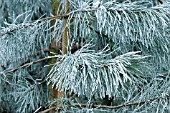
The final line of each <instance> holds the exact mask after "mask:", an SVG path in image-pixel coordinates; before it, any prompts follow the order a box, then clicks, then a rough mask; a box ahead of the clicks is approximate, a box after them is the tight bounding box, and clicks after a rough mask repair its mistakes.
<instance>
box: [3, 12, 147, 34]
mask: <svg viewBox="0 0 170 113" xmlns="http://www.w3.org/2000/svg"><path fill="white" fill-rule="evenodd" d="M94 11H97V9H88V10H76V11H72V12H70V13H68V14H64V15H58V16H51V17H46V18H42V19H40V20H37V21H35V22H32V23H30V24H28V25H23V26H20V27H17V28H14V29H11V30H9V31H6V32H0V35H1V36H3V35H5V34H8V33H11V32H14V31H17V30H20V29H23V28H27V27H30V26H33V25H35V24H36V23H39V22H42V21H46V20H50V19H61V18H68V17H69V16H70V15H72V14H74V13H78V12H94ZM107 11H110V12H118V13H121V12H123V11H125V12H129V13H136V14H139V13H146V11H133V10H116V9H115V10H111V9H107ZM72 18H75V17H72Z"/></svg>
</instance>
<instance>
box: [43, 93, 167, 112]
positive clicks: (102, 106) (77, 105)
mask: <svg viewBox="0 0 170 113" xmlns="http://www.w3.org/2000/svg"><path fill="white" fill-rule="evenodd" d="M169 98H170V95H166V96H165V97H156V98H153V99H150V100H145V101H140V102H128V103H124V104H122V105H118V106H105V105H93V104H92V105H91V106H90V108H96V109H100V108H104V109H120V108H122V107H126V106H133V105H142V104H146V103H151V102H153V101H155V100H160V99H169ZM73 106H75V107H83V108H85V107H87V104H81V103H75V104H73V105H72V107H73ZM70 107H71V106H70ZM55 108H57V107H54V108H52V109H55ZM59 109H62V108H59ZM44 111H46V110H44ZM44 111H43V112H40V113H46V112H48V111H49V109H47V111H46V112H44Z"/></svg>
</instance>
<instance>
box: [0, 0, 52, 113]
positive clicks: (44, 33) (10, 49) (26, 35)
mask: <svg viewBox="0 0 170 113" xmlns="http://www.w3.org/2000/svg"><path fill="white" fill-rule="evenodd" d="M49 7H51V1H50V0H45V1H40V0H31V1H30V0H0V48H1V49H0V73H1V74H3V73H4V72H5V71H7V70H10V69H13V68H14V67H16V66H18V65H21V64H22V63H24V62H27V61H28V62H29V61H34V60H37V59H39V58H40V57H44V56H45V54H43V55H41V56H37V57H34V56H33V55H34V53H35V52H37V51H40V50H43V49H46V48H48V47H49V44H50V35H48V29H49V26H50V23H48V22H45V21H41V22H40V21H39V20H40V18H42V16H44V17H46V16H49V15H50V12H51V10H50V8H49ZM35 19H38V21H36V20H35ZM44 25H45V26H44ZM25 26H28V27H25ZM30 58H31V59H30ZM42 65H44V64H43V63H39V64H36V65H33V66H31V68H30V69H23V70H22V69H21V70H18V71H16V72H14V73H10V74H7V75H3V76H0V86H1V87H0V112H3V111H4V112H8V111H9V112H16V113H17V112H18V113H21V112H23V113H28V112H32V111H34V110H36V109H37V108H38V107H40V106H43V105H45V103H46V102H47V97H48V94H47V88H46V84H44V83H42V84H38V82H37V80H36V79H38V78H42V77H43V76H44V74H45V73H46V72H45V70H46V69H44V68H43V71H42V72H41V70H42V69H41V67H42ZM35 71H36V72H35ZM31 73H32V74H31Z"/></svg>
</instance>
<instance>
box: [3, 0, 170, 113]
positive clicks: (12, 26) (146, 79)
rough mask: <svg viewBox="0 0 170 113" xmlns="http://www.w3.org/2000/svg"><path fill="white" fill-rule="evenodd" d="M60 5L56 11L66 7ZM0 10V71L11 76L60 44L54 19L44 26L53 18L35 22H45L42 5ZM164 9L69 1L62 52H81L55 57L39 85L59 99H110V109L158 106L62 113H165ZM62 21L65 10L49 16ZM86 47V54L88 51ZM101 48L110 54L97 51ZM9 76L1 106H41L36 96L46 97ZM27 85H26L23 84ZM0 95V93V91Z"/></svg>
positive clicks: (150, 0) (21, 3)
mask: <svg viewBox="0 0 170 113" xmlns="http://www.w3.org/2000/svg"><path fill="white" fill-rule="evenodd" d="M60 1H61V5H60V7H61V6H62V5H64V4H65V2H66V0H60ZM132 1H133V2H132ZM0 3H1V4H0V7H1V9H0V10H1V11H0V15H3V16H1V19H0V22H1V23H3V22H4V23H3V24H1V30H0V47H1V48H2V49H1V50H0V51H1V52H0V64H3V66H6V65H7V64H8V63H9V64H10V65H9V67H8V68H9V69H12V68H13V67H14V66H16V65H19V64H21V63H22V62H24V61H27V59H29V58H30V56H32V55H33V54H34V53H35V52H37V51H38V50H43V49H46V48H48V47H49V45H50V42H51V36H52V37H55V38H56V40H57V41H59V40H60V39H61V36H62V32H63V29H64V28H63V21H62V20H60V19H56V20H55V23H54V25H51V21H52V20H53V19H54V18H48V19H45V20H44V19H41V18H42V17H41V16H43V15H41V14H40V13H42V12H43V13H44V14H45V13H46V15H47V16H49V12H50V10H51V9H50V7H51V6H50V1H48V0H45V1H43V0H35V1H33V0H32V1H28V0H13V1H10V0H1V1H0ZM169 6H170V4H169V2H168V1H164V4H159V2H155V1H154V0H135V1H134V0H127V1H125V0H121V1H120V0H94V1H89V0H70V12H69V14H68V15H69V16H68V23H67V27H68V28H69V32H68V42H69V46H68V49H69V50H70V48H71V46H72V44H75V43H77V42H81V44H82V45H85V47H83V48H82V49H80V50H78V51H77V52H75V53H73V54H71V53H70V52H68V54H67V55H63V58H62V59H61V60H60V62H56V64H54V66H53V68H52V69H51V71H50V72H49V74H48V78H47V80H48V81H49V82H52V84H53V86H54V85H55V86H56V87H57V88H58V89H62V90H63V91H65V92H66V91H68V90H70V91H71V92H74V93H76V94H78V95H79V96H82V95H85V96H86V97H88V99H89V101H88V102H89V103H91V102H90V100H91V98H92V97H93V96H94V97H95V98H104V97H105V95H108V96H109V97H110V98H113V101H114V102H115V103H117V104H116V105H119V104H120V105H121V104H123V103H126V102H140V101H145V100H150V99H154V98H159V99H156V100H154V101H151V102H149V103H145V104H141V105H140V104H139V105H135V106H132V107H122V108H120V109H118V110H108V109H107V110H106V109H89V108H84V109H80V108H76V107H72V108H71V109H69V110H73V111H79V112H83V111H87V112H97V111H101V112H102V111H103V112H106V111H107V112H120V113H121V112H127V111H129V112H155V111H156V112H168V111H169V108H170V107H169V106H170V104H169V99H168V98H165V97H167V95H169V94H170V88H169V85H170V82H169V73H170V70H169V69H170V56H169V54H170V51H169V48H170V35H169V32H170V29H169V26H170V25H169V24H170V23H169V22H170V16H169V10H170V7H169ZM63 13H64V14H65V7H61V10H58V12H57V14H58V15H59V14H63ZM35 17H36V18H35ZM34 19H37V20H36V21H33V20H34ZM25 26H27V27H25ZM51 29H53V32H51ZM84 40H85V41H84ZM21 42H22V43H21ZM86 43H92V44H93V45H94V46H92V47H91V48H89V45H88V44H87V45H86ZM106 45H108V47H109V48H110V50H107V49H103V48H104V47H105V46H106ZM86 46H87V47H86ZM101 49H103V50H101ZM115 49H116V50H115ZM114 50H115V51H114ZM138 51H141V52H138ZM115 56H116V57H115ZM147 56H149V57H147ZM32 60H35V59H31V61H32ZM147 63H149V65H148V64H147ZM37 67H39V65H37V66H34V65H33V68H35V69H36V68H37ZM3 71H4V70H2V71H1V73H3ZM11 75H14V77H12V81H11V78H9V77H6V76H4V77H1V79H0V83H1V84H7V83H8V84H11V86H9V87H10V88H11V89H13V90H12V91H13V92H10V94H11V95H12V97H11V95H5V96H6V99H7V100H9V99H11V98H12V99H13V100H15V102H18V103H19V105H21V106H19V107H17V110H18V111H17V112H32V111H33V110H35V109H38V107H39V106H37V104H36V103H40V105H43V104H44V103H45V102H43V101H42V100H41V98H42V97H41V96H42V95H43V94H44V95H45V97H44V98H47V97H48V96H47V95H46V93H43V90H42V89H41V85H40V86H39V85H38V84H37V81H36V80H35V78H31V77H30V75H29V73H28V72H27V71H26V70H18V71H16V72H14V73H12V74H11ZM15 75H16V76H18V77H19V78H17V79H19V81H18V83H15V81H17V80H16V78H15ZM21 75H25V76H21ZM27 78H29V79H30V78H31V82H30V81H29V82H28V79H27ZM18 85H20V86H18ZM0 88H1V89H0V93H1V92H2V90H3V87H0ZM30 90H31V91H30ZM7 93H9V92H7ZM17 95H19V96H17ZM25 95H26V96H25ZM40 95H41V96H40ZM0 96H1V97H3V98H4V97H5V96H2V95H0ZM14 97H15V98H14ZM0 102H1V100H0ZM12 105H13V104H12ZM73 105H74V104H73ZM28 106H29V107H28ZM13 109H15V108H13ZM15 112H16V111H15ZM66 112H67V109H66Z"/></svg>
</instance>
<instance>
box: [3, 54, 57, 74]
mask: <svg viewBox="0 0 170 113" xmlns="http://www.w3.org/2000/svg"><path fill="white" fill-rule="evenodd" d="M52 58H59V55H57V56H50V57H45V58H42V59H38V60H36V61H33V62H30V63H26V64H24V65H20V66H17V67H15V68H13V69H10V70H8V71H5V72H1V74H0V76H2V75H4V74H7V73H11V72H14V71H17V70H19V69H22V68H25V67H29V66H31V65H32V64H36V63H39V62H42V61H45V60H49V59H52Z"/></svg>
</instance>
